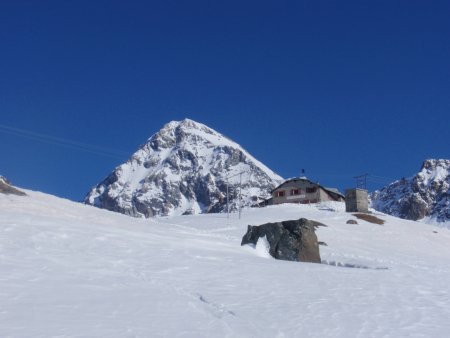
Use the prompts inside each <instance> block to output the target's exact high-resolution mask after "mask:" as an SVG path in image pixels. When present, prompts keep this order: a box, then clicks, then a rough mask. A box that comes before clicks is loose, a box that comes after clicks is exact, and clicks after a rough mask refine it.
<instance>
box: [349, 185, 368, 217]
mask: <svg viewBox="0 0 450 338" xmlns="http://www.w3.org/2000/svg"><path fill="white" fill-rule="evenodd" d="M345 211H347V212H368V211H369V198H368V193H367V190H364V189H356V188H355V189H347V190H346V191H345Z"/></svg>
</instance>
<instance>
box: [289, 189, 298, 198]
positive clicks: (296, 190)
mask: <svg viewBox="0 0 450 338" xmlns="http://www.w3.org/2000/svg"><path fill="white" fill-rule="evenodd" d="M294 195H300V189H291V196H294Z"/></svg>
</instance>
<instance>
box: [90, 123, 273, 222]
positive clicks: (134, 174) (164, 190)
mask: <svg viewBox="0 0 450 338" xmlns="http://www.w3.org/2000/svg"><path fill="white" fill-rule="evenodd" d="M240 173H242V174H240ZM241 179H242V185H241V189H239V182H240V180H241ZM281 180H282V178H281V177H280V176H278V175H277V174H275V173H274V172H273V171H271V170H270V169H269V168H267V167H266V166H265V165H263V164H262V163H261V162H259V161H258V160H256V159H255V158H254V157H253V156H251V155H250V154H249V153H248V152H247V151H245V150H244V149H243V148H242V147H241V146H240V145H239V144H237V143H235V142H233V141H232V140H230V139H228V138H227V137H225V136H223V135H222V134H220V133H218V132H217V131H215V130H213V129H211V128H209V127H208V126H206V125H204V124H201V123H198V122H195V121H193V120H190V119H184V120H182V121H172V122H169V123H167V124H166V125H165V126H164V127H163V128H162V129H161V130H160V131H158V132H157V133H156V134H154V135H153V136H152V137H150V138H149V139H148V140H147V142H146V143H145V144H143V145H142V146H141V147H140V148H139V149H138V150H137V151H136V152H135V153H134V154H133V155H132V156H131V158H130V159H129V160H128V161H127V162H126V163H124V164H122V165H120V166H118V167H117V168H116V169H115V170H114V171H113V172H112V173H111V174H110V175H109V176H108V177H107V178H106V179H105V180H103V181H102V182H100V183H99V184H98V185H97V186H96V187H94V188H93V189H92V190H91V192H90V193H89V194H88V195H87V196H86V199H85V202H86V203H88V204H91V205H95V206H98V207H100V208H105V209H109V210H113V211H118V212H122V213H125V214H129V215H132V216H136V217H151V216H155V215H174V214H183V213H202V212H220V211H225V210H226V204H227V200H226V191H227V182H228V192H229V205H230V208H231V209H236V207H237V205H238V204H239V201H238V195H239V194H240V195H241V196H242V204H243V205H251V204H252V203H254V202H255V201H256V200H257V199H258V198H259V197H266V196H268V194H269V191H270V190H271V189H272V188H273V187H274V186H276V185H277V184H278V183H279V182H280V181H281Z"/></svg>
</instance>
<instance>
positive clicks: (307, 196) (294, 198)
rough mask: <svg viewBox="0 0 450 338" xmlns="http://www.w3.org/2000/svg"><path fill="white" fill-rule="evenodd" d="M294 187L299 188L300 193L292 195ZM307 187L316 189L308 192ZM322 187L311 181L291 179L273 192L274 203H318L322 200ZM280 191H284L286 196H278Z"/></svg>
mask: <svg viewBox="0 0 450 338" xmlns="http://www.w3.org/2000/svg"><path fill="white" fill-rule="evenodd" d="M292 189H299V194H298V195H291V190H292ZM306 189H315V191H314V192H306ZM321 190H322V189H320V187H319V186H318V185H317V184H314V183H312V182H309V181H303V180H299V181H291V182H287V183H285V184H283V185H282V186H281V187H280V188H278V189H276V190H275V191H274V192H273V193H272V197H273V204H281V203H316V202H318V201H319V200H320V191H321ZM279 191H284V196H277V195H278V194H277V193H278V192H279Z"/></svg>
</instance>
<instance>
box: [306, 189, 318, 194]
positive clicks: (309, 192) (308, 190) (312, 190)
mask: <svg viewBox="0 0 450 338" xmlns="http://www.w3.org/2000/svg"><path fill="white" fill-rule="evenodd" d="M316 191H317V188H316V187H312V188H306V192H307V193H308V194H312V193H314V192H316Z"/></svg>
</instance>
